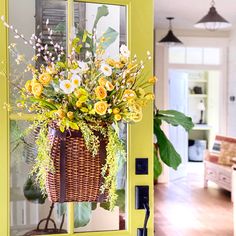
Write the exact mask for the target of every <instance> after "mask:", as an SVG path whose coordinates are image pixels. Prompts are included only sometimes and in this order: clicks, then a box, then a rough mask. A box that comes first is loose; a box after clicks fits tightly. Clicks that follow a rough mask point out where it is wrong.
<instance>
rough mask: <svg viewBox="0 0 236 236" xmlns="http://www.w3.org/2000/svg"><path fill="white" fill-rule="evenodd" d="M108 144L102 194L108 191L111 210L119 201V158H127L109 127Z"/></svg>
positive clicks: (116, 136)
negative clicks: (117, 180)
mask: <svg viewBox="0 0 236 236" xmlns="http://www.w3.org/2000/svg"><path fill="white" fill-rule="evenodd" d="M107 136H108V144H107V146H106V152H107V158H106V163H105V165H104V166H103V167H102V176H103V177H104V185H103V186H102V187H101V192H102V193H104V192H105V190H108V193H109V194H108V202H109V204H110V209H113V208H114V206H115V203H116V200H117V197H118V196H117V194H116V189H117V186H116V177H117V173H118V162H119V160H118V158H117V157H124V156H125V149H124V146H123V144H122V142H121V140H120V139H119V137H118V134H117V133H116V132H115V130H114V128H113V127H112V126H108V130H107Z"/></svg>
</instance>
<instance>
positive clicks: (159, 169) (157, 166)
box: [153, 148, 163, 180]
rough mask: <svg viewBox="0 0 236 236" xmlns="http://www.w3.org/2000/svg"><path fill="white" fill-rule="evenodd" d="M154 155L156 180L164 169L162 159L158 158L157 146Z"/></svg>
mask: <svg viewBox="0 0 236 236" xmlns="http://www.w3.org/2000/svg"><path fill="white" fill-rule="evenodd" d="M153 157H154V180H156V179H158V177H159V176H160V175H161V173H162V169H163V168H162V165H161V162H160V159H159V158H158V150H157V149H156V148H154V153H153Z"/></svg>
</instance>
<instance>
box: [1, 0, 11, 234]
mask: <svg viewBox="0 0 236 236" xmlns="http://www.w3.org/2000/svg"><path fill="white" fill-rule="evenodd" d="M7 12H8V11H7V2H6V1H5V0H1V1H0V16H2V15H4V16H5V18H6V19H7ZM7 39H8V37H7V30H6V28H5V27H4V26H3V24H2V23H0V63H1V64H0V114H1V115H0V117H1V119H0V130H1V132H0V163H1V164H0V222H1V223H0V235H1V236H8V235H9V230H10V227H9V202H10V200H9V189H10V188H9V171H8V170H9V158H8V157H9V151H8V150H9V148H8V147H9V140H8V139H9V129H8V126H9V125H8V111H7V110H6V109H4V108H3V106H4V104H6V103H7V104H8V87H7V78H5V75H4V74H7V72H8V67H7V64H6V62H7V60H8V55H7ZM2 62H3V63H2ZM4 62H5V63H4ZM2 72H3V73H2Z"/></svg>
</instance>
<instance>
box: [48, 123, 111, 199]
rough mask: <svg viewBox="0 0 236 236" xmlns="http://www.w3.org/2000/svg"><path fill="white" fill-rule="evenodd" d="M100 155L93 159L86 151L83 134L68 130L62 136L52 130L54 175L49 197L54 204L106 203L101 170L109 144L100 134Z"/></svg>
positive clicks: (51, 177) (55, 129) (50, 174)
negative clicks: (101, 191)
mask: <svg viewBox="0 0 236 236" xmlns="http://www.w3.org/2000/svg"><path fill="white" fill-rule="evenodd" d="M96 135H98V136H99V140H100V148H99V153H98V154H97V155H96V156H95V157H93V156H92V155H91V153H90V151H89V150H88V149H87V148H86V145H85V141H84V139H83V136H82V133H81V132H80V131H75V130H67V131H65V132H64V133H62V132H61V131H60V130H59V129H57V128H55V127H50V128H49V140H50V142H51V145H52V146H51V158H52V160H53V165H54V171H53V173H51V172H49V173H48V176H47V186H46V188H47V193H48V198H49V200H50V201H52V202H61V203H62V202H103V201H106V198H107V194H106V193H105V194H101V193H100V187H101V185H102V183H103V178H102V176H101V168H102V165H103V164H104V163H105V159H106V144H107V140H106V139H104V138H103V136H102V135H101V134H100V133H96Z"/></svg>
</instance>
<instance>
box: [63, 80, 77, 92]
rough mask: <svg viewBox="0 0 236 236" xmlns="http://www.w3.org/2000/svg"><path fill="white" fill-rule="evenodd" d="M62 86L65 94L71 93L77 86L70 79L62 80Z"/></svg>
mask: <svg viewBox="0 0 236 236" xmlns="http://www.w3.org/2000/svg"><path fill="white" fill-rule="evenodd" d="M60 88H61V89H62V90H63V92H64V93H65V94H70V93H72V92H73V91H74V89H75V87H74V86H73V84H72V83H71V82H70V80H62V81H61V82H60Z"/></svg>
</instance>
